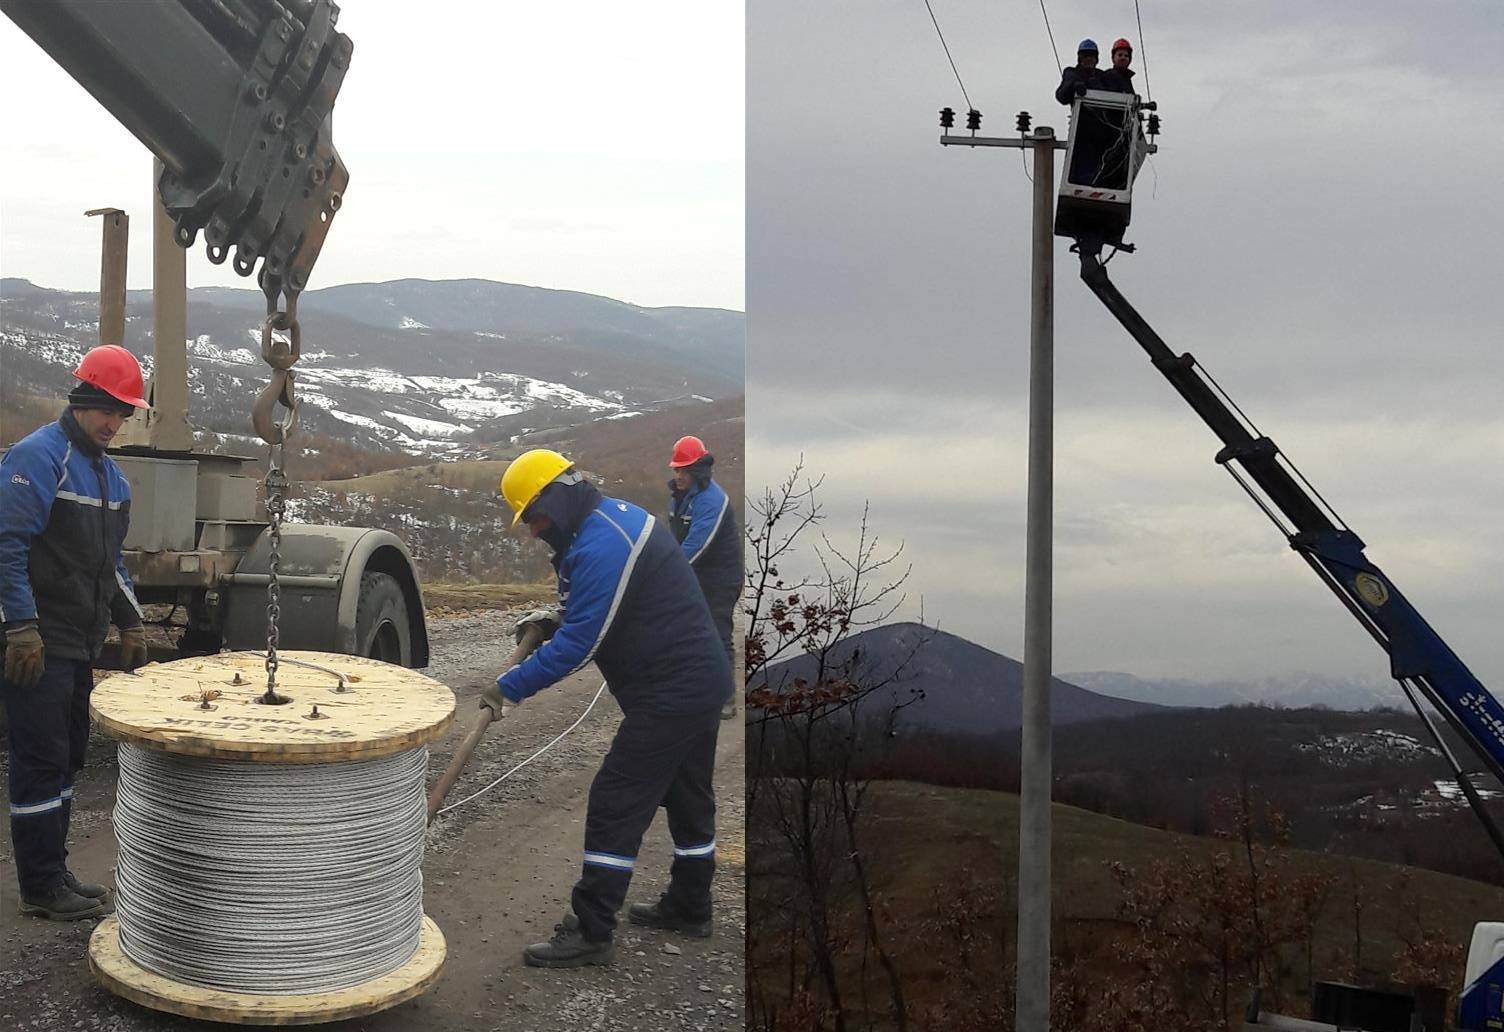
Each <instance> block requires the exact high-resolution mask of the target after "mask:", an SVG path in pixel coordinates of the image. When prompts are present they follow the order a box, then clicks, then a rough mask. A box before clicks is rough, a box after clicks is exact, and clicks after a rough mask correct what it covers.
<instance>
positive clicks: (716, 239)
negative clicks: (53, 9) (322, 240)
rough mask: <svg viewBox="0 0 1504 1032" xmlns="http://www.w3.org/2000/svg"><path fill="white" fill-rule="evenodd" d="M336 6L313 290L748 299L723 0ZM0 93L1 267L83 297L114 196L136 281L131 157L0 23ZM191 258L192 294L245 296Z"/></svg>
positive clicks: (147, 176) (732, 62)
mask: <svg viewBox="0 0 1504 1032" xmlns="http://www.w3.org/2000/svg"><path fill="white" fill-rule="evenodd" d="M340 7H341V11H340V23H339V27H340V29H341V30H342V31H344V32H345V33H347V34H348V35H349V36H350V37H351V39H352V40H353V42H354V44H355V55H354V59H353V60H352V62H351V66H350V72H349V74H348V76H347V77H346V79H345V83H344V87H343V88H342V90H341V91H340V95H339V100H338V102H337V103H336V105H335V109H334V112H335V119H334V120H335V133H334V138H335V146H336V147H337V148H338V150H339V152H340V155H341V156H342V157H343V159H344V161H345V164H346V165H347V166H348V167H349V169H350V189H349V191H348V192H347V194H346V203H345V206H344V207H343V208H342V209H341V210H340V213H339V216H338V219H337V221H336V223H335V227H334V229H333V231H332V232H331V233H330V236H329V240H328V242H327V244H326V245H325V247H324V249H323V253H322V256H321V257H320V259H319V264H318V267H317V268H316V269H315V271H314V279H313V281H312V283H311V286H313V287H322V286H328V285H330V284H335V283H348V282H356V281H367V280H384V279H395V278H400V277H422V278H428V279H443V278H450V277H481V278H486V279H495V280H504V281H508V282H515V283H526V284H533V285H538V286H546V287H561V288H568V289H572V290H583V291H588V292H590V293H596V294H604V295H607V296H610V297H615V298H619V299H621V300H624V301H632V302H635V303H638V304H645V305H707V306H715V307H724V308H736V309H739V308H741V307H742V302H743V291H742V284H743V263H742V255H743V223H742V213H743V206H742V172H743V150H742V147H743V138H744V132H743V122H742V113H743V109H744V105H743V65H742V61H743V53H744V51H743V31H742V5H741V3H740V2H738V0H708V2H707V0H665V2H660V3H652V4H646V5H643V4H621V3H611V2H606V0H582V2H575V3H569V4H547V3H544V4H522V3H506V2H503V3H471V2H462V0H439V2H430V3H424V4H413V3H411V2H407V0H402V2H398V0H347V2H345V3H342V4H341V5H340ZM0 94H3V95H4V96H5V97H8V98H11V100H10V102H8V103H7V104H6V105H5V112H4V123H3V131H4V137H5V143H4V149H3V155H0V274H3V275H6V276H21V277H25V278H27V279H30V280H32V281H34V282H36V283H39V284H42V285H45V286H49V287H61V288H69V289H78V290H95V289H98V282H99V233H100V231H99V227H98V224H97V220H86V219H85V218H84V217H83V212H84V210H85V209H87V208H99V207H107V206H113V207H119V208H124V209H126V210H127V211H128V212H129V213H130V214H131V216H132V222H131V227H132V252H131V261H130V285H131V286H132V287H146V286H149V285H150V271H151V261H150V236H149V227H150V220H149V219H148V218H147V214H148V210H149V209H148V203H149V200H150V196H151V187H152V182H151V173H150V166H151V159H150V155H149V154H148V153H147V151H146V149H145V148H144V147H143V146H142V145H141V144H140V143H138V142H137V141H136V139H135V138H134V137H133V136H131V135H130V134H129V133H127V132H126V131H125V130H124V129H122V128H121V127H120V126H119V125H117V124H116V122H115V121H114V119H112V118H111V117H110V116H109V115H108V114H107V113H106V112H105V111H104V109H103V108H102V107H100V106H99V105H98V104H97V103H96V102H95V101H94V99H93V98H92V97H90V96H89V95H88V94H87V93H86V92H85V91H84V90H83V89H82V87H79V86H77V85H76V84H75V83H74V82H73V80H72V79H70V78H69V77H68V76H67V75H66V74H65V73H64V72H63V71H62V70H61V69H60V68H58V67H57V66H56V65H54V64H53V63H52V61H51V60H50V59H49V58H48V57H47V56H46V55H45V54H44V53H43V52H42V51H41V49H40V48H38V47H37V46H36V45H35V44H33V43H32V42H31V40H30V39H29V38H28V37H27V36H26V35H25V34H23V33H22V32H21V31H20V30H19V29H17V28H16V27H15V26H14V25H13V24H12V23H11V22H10V21H9V20H7V19H4V18H0ZM23 97H24V98H26V101H25V102H21V101H20V100H19V99H18V98H23ZM195 251H196V256H195V258H194V259H193V260H192V261H191V262H190V264H189V283H190V285H193V286H200V285H205V284H220V285H238V286H254V280H241V279H240V278H239V277H237V276H236V275H235V274H234V272H233V271H232V270H231V268H230V266H229V264H228V263H227V264H225V265H223V266H219V267H215V266H213V265H211V264H210V263H209V261H208V260H207V259H206V258H204V257H203V254H202V239H201V240H200V243H199V245H198V246H197V247H196V248H195Z"/></svg>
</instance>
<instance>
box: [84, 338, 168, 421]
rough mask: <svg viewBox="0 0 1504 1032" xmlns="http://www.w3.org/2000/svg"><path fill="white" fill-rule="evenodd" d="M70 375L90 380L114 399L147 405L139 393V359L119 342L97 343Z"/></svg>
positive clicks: (134, 404) (130, 403)
mask: <svg viewBox="0 0 1504 1032" xmlns="http://www.w3.org/2000/svg"><path fill="white" fill-rule="evenodd" d="M73 375H74V376H76V377H78V378H79V379H80V380H82V381H83V382H84V383H92V384H93V385H94V386H95V387H98V388H99V389H100V390H102V391H104V392H105V393H106V394H108V395H109V396H110V397H112V398H114V399H115V400H116V401H118V402H121V403H123V404H126V405H133V406H135V407H136V408H150V407H151V406H149V405H148V404H147V403H146V402H145V401H144V400H143V399H142V397H141V395H143V394H145V393H146V391H145V388H144V387H143V385H142V383H141V363H140V362H137V361H136V356H135V355H133V354H131V353H130V352H129V351H127V350H125V349H124V348H122V347H121V346H120V345H119V344H101V345H100V346H99V347H97V348H95V349H94V350H93V351H90V352H89V353H88V354H87V355H85V356H84V359H83V361H82V362H80V363H78V368H77V369H75V370H73Z"/></svg>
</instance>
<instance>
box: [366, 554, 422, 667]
mask: <svg viewBox="0 0 1504 1032" xmlns="http://www.w3.org/2000/svg"><path fill="white" fill-rule="evenodd" d="M355 654H356V655H357V656H365V657H367V658H368V659H379V660H381V661H382V662H383V663H391V664H393V665H395V666H404V667H405V666H409V665H410V664H411V663H412V658H413V649H412V626H411V624H410V623H409V622H408V618H407V599H406V598H404V597H403V595H402V586H401V585H400V584H398V583H397V578H395V577H393V576H392V575H391V574H389V573H374V572H371V573H365V574H363V575H362V576H361V578H360V601H359V602H358V603H357V604H356V607H355Z"/></svg>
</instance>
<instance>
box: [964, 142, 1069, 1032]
mask: <svg viewBox="0 0 1504 1032" xmlns="http://www.w3.org/2000/svg"><path fill="white" fill-rule="evenodd" d="M944 117H945V116H944V115H943V114H942V123H941V124H942V125H943V124H944V120H943V119H944ZM980 123H981V118H980V116H977V117H976V118H975V119H974V120H973V121H972V122H971V123H970V124H971V128H972V130H973V132H975V130H976V128H977V127H979V125H980ZM1027 125H1028V116H1027V115H1022V114H1021V115H1020V116H1019V128H1020V134H1019V135H1018V136H1016V137H986V136H976V135H970V136H952V135H950V134H949V133H948V132H947V133H944V134H942V135H941V137H940V143H941V144H942V145H945V146H961V147H1025V148H1029V149H1032V150H1033V151H1034V225H1033V235H1032V242H1033V249H1032V250H1033V271H1032V275H1031V277H1030V291H1029V294H1030V311H1029V502H1028V547H1027V551H1026V556H1025V562H1024V565H1025V583H1024V705H1023V749H1022V753H1021V765H1022V780H1021V783H1020V786H1019V789H1020V790H1019V809H1018V979H1017V986H1018V999H1017V1005H1016V1011H1015V1027H1016V1028H1017V1029H1018V1032H1048V1030H1049V1027H1050V786H1051V781H1052V774H1051V756H1050V672H1051V671H1050V667H1051V658H1050V648H1051V642H1052V637H1051V626H1052V623H1051V621H1052V603H1053V594H1052V587H1051V581H1052V577H1053V562H1052V559H1053V547H1054V546H1053V526H1052V522H1051V516H1052V510H1053V506H1054V458H1053V457H1054V426H1055V236H1054V218H1053V215H1054V203H1053V201H1054V192H1055V191H1054V180H1055V150H1056V148H1061V149H1063V148H1064V147H1065V143H1064V142H1063V141H1060V140H1057V139H1055V130H1053V129H1051V128H1050V127H1049V126H1043V125H1042V126H1040V127H1039V128H1037V129H1035V130H1034V132H1033V133H1032V134H1030V133H1028V132H1027V129H1026V127H1027Z"/></svg>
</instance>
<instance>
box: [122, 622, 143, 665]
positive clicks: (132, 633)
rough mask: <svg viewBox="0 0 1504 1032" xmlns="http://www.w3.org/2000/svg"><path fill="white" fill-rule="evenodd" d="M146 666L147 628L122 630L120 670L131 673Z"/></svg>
mask: <svg viewBox="0 0 1504 1032" xmlns="http://www.w3.org/2000/svg"><path fill="white" fill-rule="evenodd" d="M145 665H146V628H144V627H122V628H121V629H120V669H121V670H124V671H126V672H127V673H129V672H130V671H132V670H134V669H136V668H137V667H139V666H145Z"/></svg>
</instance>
